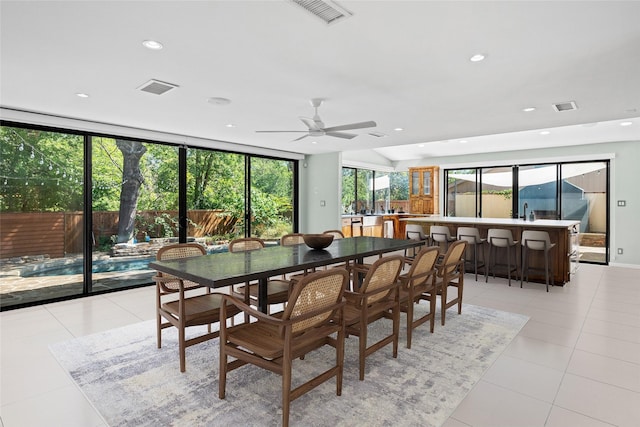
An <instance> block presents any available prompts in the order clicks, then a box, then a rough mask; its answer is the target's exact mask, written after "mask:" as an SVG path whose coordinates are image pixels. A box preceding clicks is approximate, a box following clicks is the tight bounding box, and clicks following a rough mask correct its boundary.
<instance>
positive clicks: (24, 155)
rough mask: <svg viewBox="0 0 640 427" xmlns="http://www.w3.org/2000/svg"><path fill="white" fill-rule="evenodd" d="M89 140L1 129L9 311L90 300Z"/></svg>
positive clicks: (3, 295)
mask: <svg viewBox="0 0 640 427" xmlns="http://www.w3.org/2000/svg"><path fill="white" fill-rule="evenodd" d="M83 147H84V141H83V137H81V136H77V135H69V134H64V133H57V132H46V131H39V130H32V129H20V128H13V127H5V126H3V127H0V166H1V168H0V171H1V172H0V174H1V175H0V179H1V181H0V182H1V183H2V187H1V189H2V190H1V192H0V237H1V244H0V258H2V262H1V264H0V265H1V267H0V269H1V271H2V276H3V277H2V285H1V286H0V303H1V304H2V308H3V309H4V308H7V307H11V306H15V305H20V304H28V303H33V302H37V301H43V300H48V299H51V298H58V297H65V296H70V295H77V294H81V293H82V292H83V271H84V269H83V263H84V258H83V255H82V247H83V239H84V233H83V226H84V224H83V214H82V212H83V209H84V205H83V173H84V172H83V170H84V169H83V168H84V151H83Z"/></svg>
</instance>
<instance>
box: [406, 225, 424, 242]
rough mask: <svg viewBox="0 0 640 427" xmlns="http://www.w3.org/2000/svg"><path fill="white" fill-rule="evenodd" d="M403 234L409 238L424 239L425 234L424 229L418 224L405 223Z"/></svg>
mask: <svg viewBox="0 0 640 427" xmlns="http://www.w3.org/2000/svg"><path fill="white" fill-rule="evenodd" d="M405 234H406V236H407V239H409V240H426V239H427V235H426V234H424V229H423V228H422V226H421V225H419V224H407V226H406V228H405Z"/></svg>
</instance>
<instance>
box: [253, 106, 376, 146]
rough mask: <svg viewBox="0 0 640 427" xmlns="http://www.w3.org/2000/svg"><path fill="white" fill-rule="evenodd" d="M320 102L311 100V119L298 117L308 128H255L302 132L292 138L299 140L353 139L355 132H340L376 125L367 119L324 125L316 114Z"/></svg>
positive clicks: (262, 131) (276, 131) (267, 131)
mask: <svg viewBox="0 0 640 427" xmlns="http://www.w3.org/2000/svg"><path fill="white" fill-rule="evenodd" d="M321 104H322V99H320V98H314V99H312V100H311V106H312V107H313V108H315V115H314V116H313V118H312V119H310V118H308V117H299V119H300V120H302V122H303V123H304V124H305V125H307V127H308V128H309V130H306V131H305V130H257V131H256V132H258V133H279V132H287V133H304V134H305V135H302V136H301V137H300V138H296V139H294V141H300V140H301V139H303V138H306V137H308V136H325V135H327V136H333V137H336V138H344V139H353V138H355V137H356V136H358V135H357V134H355V133H346V132H342V131H344V130H353V129H364V128H372V127H375V126H377V125H376V122H374V121H368V122H359V123H350V124H347V125H340V126H331V127H325V126H324V122H323V121H322V119H320V116H319V115H318V107H319V106H320V105H321Z"/></svg>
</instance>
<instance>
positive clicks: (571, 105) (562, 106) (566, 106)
mask: <svg viewBox="0 0 640 427" xmlns="http://www.w3.org/2000/svg"><path fill="white" fill-rule="evenodd" d="M553 109H554V110H556V111H557V112H560V111H571V110H577V109H578V106H577V105H576V103H575V102H574V101H567V102H560V103H558V104H553Z"/></svg>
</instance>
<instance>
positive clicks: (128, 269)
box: [0, 122, 297, 309]
mask: <svg viewBox="0 0 640 427" xmlns="http://www.w3.org/2000/svg"><path fill="white" fill-rule="evenodd" d="M0 132H1V133H0V137H1V141H0V143H1V144H0V153H1V154H2V157H1V162H2V172H1V174H2V175H1V178H0V180H1V181H0V183H2V192H1V193H0V222H1V227H0V237H1V238H2V249H1V252H0V255H1V256H0V274H1V275H2V277H3V279H2V281H0V302H1V308H2V309H6V308H16V307H21V306H26V305H33V304H36V303H41V302H44V301H52V300H58V299H64V298H71V297H74V296H82V295H89V294H91V293H99V292H106V291H112V290H116V289H121V288H128V287H132V286H142V285H147V284H150V283H152V277H153V274H154V272H153V271H151V270H149V268H148V263H149V261H151V260H152V259H155V254H156V252H157V250H158V249H159V248H161V247H162V246H163V245H166V244H170V243H174V242H184V241H190V242H197V243H199V244H202V245H203V246H204V247H205V248H206V249H207V252H209V253H212V252H218V251H224V250H226V248H227V243H228V242H229V241H230V240H231V239H233V238H236V237H244V236H249V235H254V236H255V235H257V236H260V237H263V238H267V239H273V240H276V239H277V238H278V237H279V236H280V235H282V234H286V233H290V232H294V231H297V230H296V228H297V213H296V207H297V190H296V180H297V165H296V162H295V161H292V160H287V159H279V158H265V157H261V156H253V155H249V154H239V153H230V152H223V151H218V150H212V149H203V148H197V149H196V148H189V147H184V146H178V145H171V144H164V143H158V142H153V141H139V140H135V139H129V138H119V137H115V136H95V135H91V134H89V133H82V132H78V133H73V132H64V131H59V130H55V129H40V128H34V127H32V126H25V125H21V124H15V125H14V124H9V123H5V122H3V123H2V126H1V127H0ZM249 165H251V167H250V171H249V169H248V168H249ZM249 176H251V179H249ZM249 207H251V208H250V209H251V215H247V214H246V212H248V209H249ZM85 230H88V231H87V232H85ZM5 278H7V279H6V280H5Z"/></svg>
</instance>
